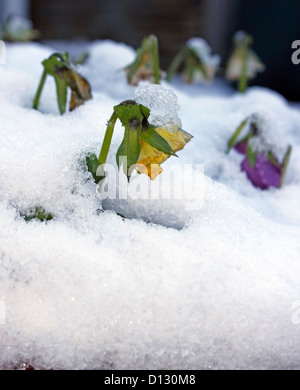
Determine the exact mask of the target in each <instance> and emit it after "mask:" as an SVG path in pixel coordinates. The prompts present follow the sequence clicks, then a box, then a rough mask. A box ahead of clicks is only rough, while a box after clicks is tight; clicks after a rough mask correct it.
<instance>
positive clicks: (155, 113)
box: [135, 81, 181, 127]
mask: <svg viewBox="0 0 300 390" xmlns="http://www.w3.org/2000/svg"><path fill="white" fill-rule="evenodd" d="M135 101H136V102H137V103H139V104H143V105H144V106H146V107H148V108H149V109H150V117H149V122H150V123H151V124H153V125H155V126H157V127H158V126H166V127H172V126H174V125H177V126H179V127H181V120H180V118H179V115H178V112H179V104H178V98H177V96H176V95H175V93H174V92H173V91H172V89H170V88H165V87H163V86H161V85H157V84H150V83H149V82H145V81H144V82H141V83H140V84H139V86H138V88H137V89H136V91H135Z"/></svg>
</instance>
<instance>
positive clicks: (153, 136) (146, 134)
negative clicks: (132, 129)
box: [141, 125, 177, 156]
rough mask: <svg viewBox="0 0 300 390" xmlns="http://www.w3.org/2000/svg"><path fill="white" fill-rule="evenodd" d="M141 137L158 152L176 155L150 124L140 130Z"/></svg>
mask: <svg viewBox="0 0 300 390" xmlns="http://www.w3.org/2000/svg"><path fill="white" fill-rule="evenodd" d="M141 138H142V140H143V141H145V142H147V144H149V145H150V146H152V147H153V148H155V149H157V150H159V151H160V152H163V153H165V154H170V155H171V156H177V155H176V153H175V152H174V150H173V149H172V148H171V146H170V145H169V144H168V142H167V141H166V140H165V139H164V138H163V137H162V136H161V135H159V134H158V133H157V132H156V131H155V129H154V128H153V127H152V126H150V125H149V126H148V127H147V129H146V130H145V129H143V130H142V133H141Z"/></svg>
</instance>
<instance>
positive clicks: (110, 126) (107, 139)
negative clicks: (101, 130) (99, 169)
mask: <svg viewBox="0 0 300 390" xmlns="http://www.w3.org/2000/svg"><path fill="white" fill-rule="evenodd" d="M117 119H118V117H117V115H116V113H115V112H113V114H112V116H111V117H110V119H109V121H108V123H107V128H106V132H105V136H104V140H103V143H102V147H101V152H100V155H99V158H98V160H99V163H100V165H102V164H105V162H106V159H107V155H108V151H109V148H110V144H111V139H112V136H113V133H114V128H115V124H116V121H117Z"/></svg>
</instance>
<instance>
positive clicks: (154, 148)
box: [86, 100, 192, 184]
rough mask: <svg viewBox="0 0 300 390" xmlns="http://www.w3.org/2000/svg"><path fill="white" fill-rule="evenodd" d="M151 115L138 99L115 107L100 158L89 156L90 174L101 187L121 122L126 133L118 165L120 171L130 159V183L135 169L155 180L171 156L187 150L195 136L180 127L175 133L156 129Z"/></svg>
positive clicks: (128, 165)
mask: <svg viewBox="0 0 300 390" xmlns="http://www.w3.org/2000/svg"><path fill="white" fill-rule="evenodd" d="M149 116H150V110H149V109H148V108H147V107H145V106H143V105H142V104H137V103H136V102H135V101H134V100H126V101H124V102H122V103H120V104H119V105H117V106H115V107H114V111H113V114H112V116H111V118H110V120H109V121H108V124H107V128H106V133H105V137H104V141H103V143H102V148H101V152H100V155H99V157H97V156H96V155H95V154H90V155H88V156H87V157H86V164H87V168H88V171H89V172H90V173H91V174H92V176H93V178H94V180H95V182H96V183H97V184H98V183H99V182H100V181H101V180H103V179H104V178H105V176H104V173H103V171H104V170H103V166H104V164H105V163H106V159H107V155H108V151H109V148H110V144H111V140H112V136H113V132H114V127H115V124H116V122H117V120H118V119H119V120H120V121H121V123H122V125H123V127H124V128H125V132H124V138H123V140H122V143H121V145H120V146H119V149H118V151H117V153H116V162H117V165H118V167H119V168H120V165H121V164H122V163H123V162H124V157H125V158H126V159H125V164H124V165H123V170H124V173H125V174H126V175H127V178H128V180H129V179H130V175H131V173H132V171H133V169H134V168H135V169H136V170H137V172H138V173H140V174H141V173H144V174H146V175H148V176H149V177H150V179H151V180H154V179H155V178H156V177H157V176H158V175H159V174H160V173H161V172H162V169H161V167H160V164H161V163H163V162H164V161H165V160H167V159H168V158H169V157H170V156H176V154H175V153H176V152H177V151H179V150H181V149H183V148H184V146H185V145H186V144H187V143H188V142H189V141H190V140H191V138H192V136H191V135H190V134H188V133H186V132H185V131H183V130H181V129H180V128H179V127H178V126H175V125H174V126H173V128H172V131H168V129H166V128H164V127H161V126H160V127H155V126H152V125H151V124H150V123H149V121H148V119H149ZM100 166H101V169H100V170H99V167H100ZM99 172H100V173H99Z"/></svg>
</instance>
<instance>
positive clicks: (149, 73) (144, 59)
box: [125, 35, 161, 85]
mask: <svg viewBox="0 0 300 390" xmlns="http://www.w3.org/2000/svg"><path fill="white" fill-rule="evenodd" d="M125 71H126V74H127V80H128V83H129V84H131V85H137V84H138V83H139V81H141V80H147V81H149V82H151V83H153V84H159V82H160V73H161V72H160V68H159V52H158V40H157V37H156V36H155V35H150V36H149V37H146V38H144V39H143V41H142V43H141V47H140V48H138V49H137V51H136V59H135V60H134V62H133V63H132V64H131V65H128V66H127V67H126V68H125Z"/></svg>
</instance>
